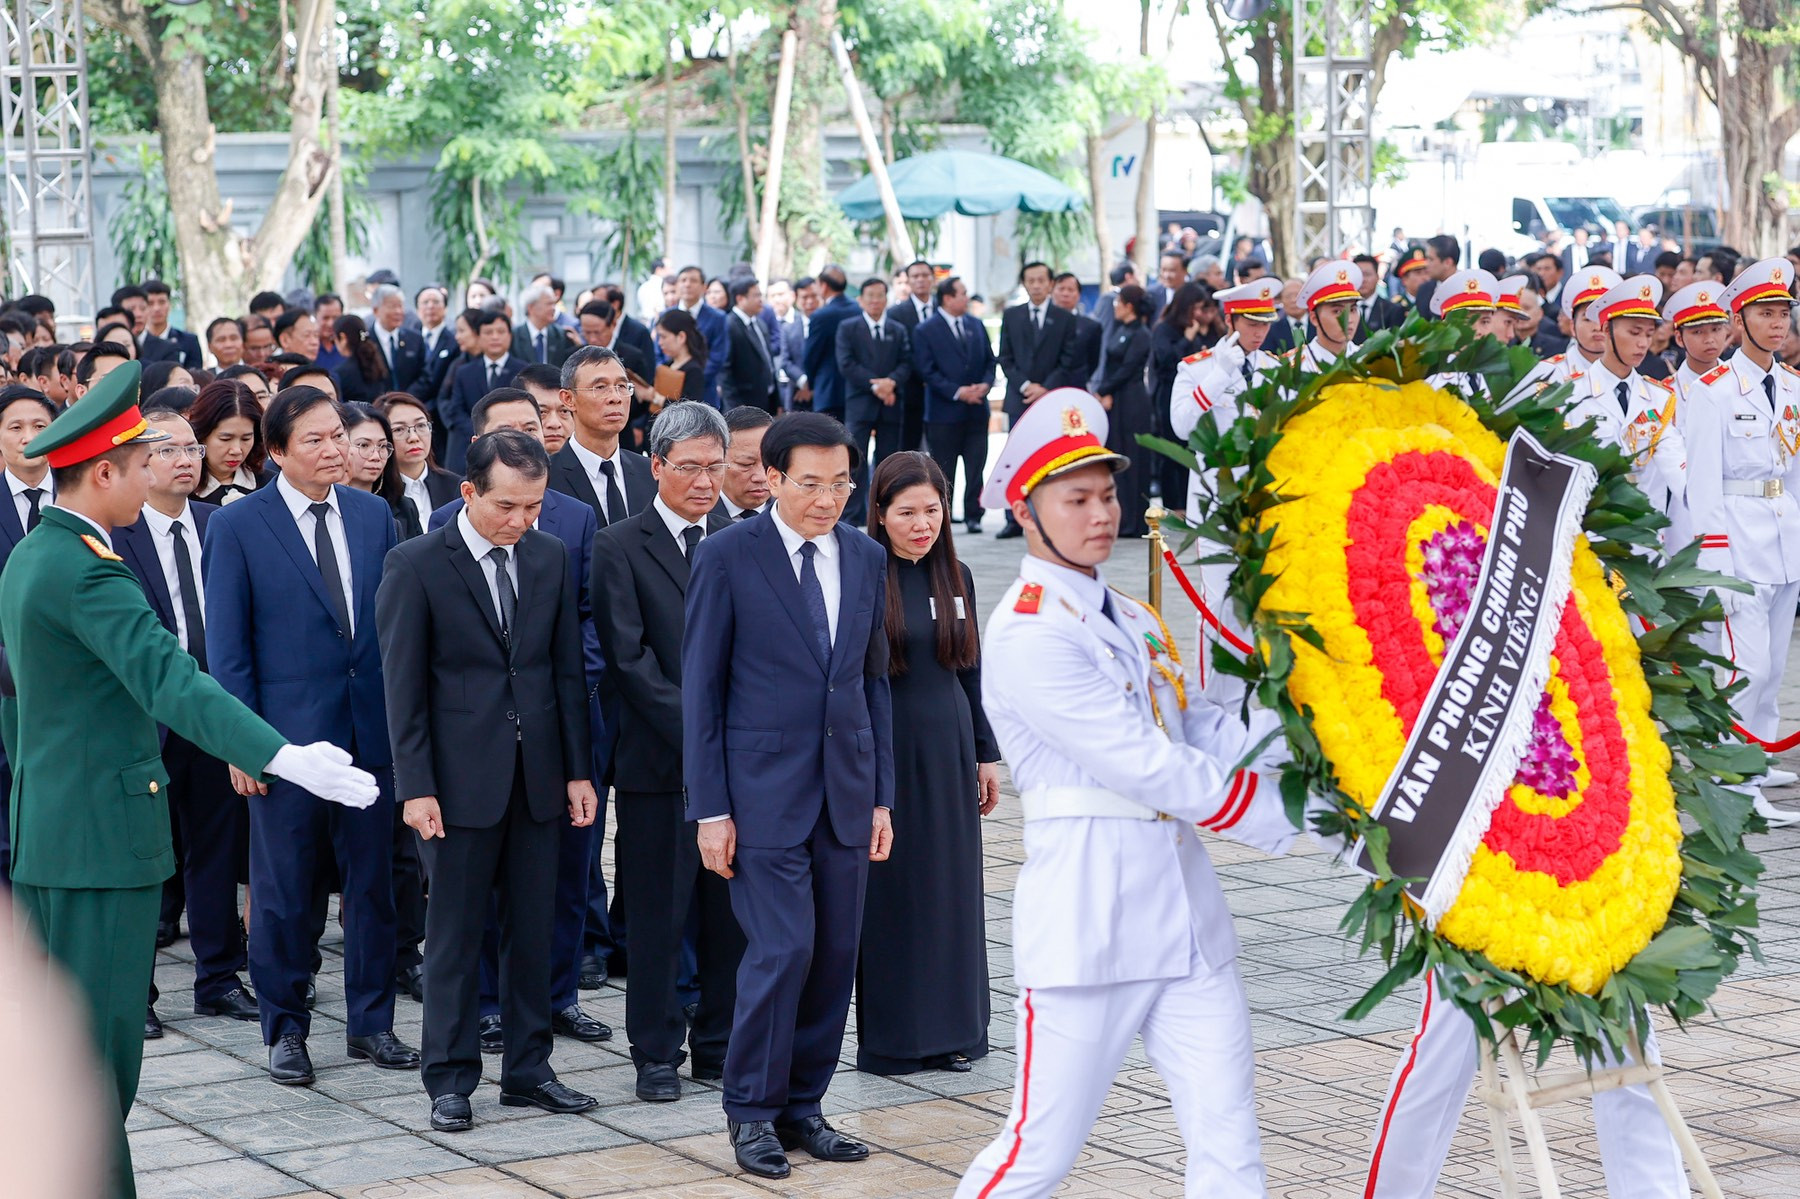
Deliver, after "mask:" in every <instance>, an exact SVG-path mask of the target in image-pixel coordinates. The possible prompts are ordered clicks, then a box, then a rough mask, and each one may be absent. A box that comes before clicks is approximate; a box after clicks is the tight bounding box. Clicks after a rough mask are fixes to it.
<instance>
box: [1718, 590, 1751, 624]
mask: <svg viewBox="0 0 1800 1199" xmlns="http://www.w3.org/2000/svg"><path fill="white" fill-rule="evenodd" d="M1713 594H1714V595H1716V596H1718V597H1719V606H1720V607H1721V608H1723V609H1725V619H1727V620H1730V619H1731V618H1732V617H1734V616H1736V615H1737V614H1738V613H1739V612H1741V611H1743V608H1744V604H1745V602H1746V601H1747V600H1749V598H1750V597H1749V596H1747V595H1745V594H1744V593H1743V592H1741V591H1727V590H1726V589H1725V588H1723V587H1715V588H1714V589H1713Z"/></svg>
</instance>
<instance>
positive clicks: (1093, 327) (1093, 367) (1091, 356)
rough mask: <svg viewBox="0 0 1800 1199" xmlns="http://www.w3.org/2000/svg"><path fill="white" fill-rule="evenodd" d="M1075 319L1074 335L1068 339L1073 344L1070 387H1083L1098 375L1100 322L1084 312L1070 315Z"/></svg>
mask: <svg viewBox="0 0 1800 1199" xmlns="http://www.w3.org/2000/svg"><path fill="white" fill-rule="evenodd" d="M1072 315H1073V316H1074V317H1075V334H1074V336H1073V337H1072V338H1071V339H1070V340H1072V341H1073V342H1074V343H1075V367H1074V370H1075V376H1074V380H1073V381H1072V386H1075V387H1085V386H1087V381H1088V380H1089V379H1092V378H1093V377H1094V376H1095V375H1097V374H1099V373H1100V346H1101V340H1100V334H1101V332H1102V330H1101V325H1100V322H1099V321H1097V320H1095V319H1094V318H1093V317H1091V316H1089V315H1088V314H1087V313H1085V312H1077V313H1074V314H1072Z"/></svg>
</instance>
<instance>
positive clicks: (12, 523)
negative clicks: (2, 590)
mask: <svg viewBox="0 0 1800 1199" xmlns="http://www.w3.org/2000/svg"><path fill="white" fill-rule="evenodd" d="M39 486H40V487H42V488H43V489H44V497H43V499H42V500H41V501H40V503H43V504H48V503H49V502H50V476H49V475H45V476H44V478H43V481H42V482H41V483H39ZM23 540H25V526H24V525H23V524H21V523H19V506H18V504H16V503H15V502H14V501H13V494H12V488H11V486H10V485H8V484H7V482H6V475H5V473H4V472H0V571H4V570H5V569H6V560H7V559H8V558H10V557H12V552H13V551H14V550H15V549H17V548H19V542H21V541H23ZM11 794H12V764H11V763H10V762H8V761H7V760H6V747H5V746H4V745H0V795H11ZM10 807H11V805H10V804H5V803H0V885H10V883H11V881H12V829H11V820H12V815H11V812H10V811H9V810H8V809H9V808H10Z"/></svg>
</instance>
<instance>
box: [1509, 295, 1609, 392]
mask: <svg viewBox="0 0 1800 1199" xmlns="http://www.w3.org/2000/svg"><path fill="white" fill-rule="evenodd" d="M1623 281H1624V280H1623V279H1622V278H1621V277H1620V275H1619V272H1617V271H1615V270H1613V269H1612V268H1611V267H1608V266H1584V267H1582V268H1581V269H1580V270H1579V271H1576V272H1575V274H1574V275H1573V276H1571V277H1570V278H1569V279H1568V280H1566V281H1565V282H1564V283H1563V289H1562V310H1563V315H1564V316H1566V317H1568V318H1569V349H1568V351H1567V352H1566V353H1562V354H1557V355H1554V356H1552V357H1550V358H1546V359H1544V360H1543V361H1542V362H1541V363H1539V364H1538V366H1537V369H1536V370H1534V371H1532V372H1531V373H1530V374H1528V375H1526V376H1525V378H1524V379H1523V380H1521V381H1520V383H1519V386H1518V387H1517V388H1515V389H1514V390H1513V392H1512V395H1511V396H1508V397H1507V398H1508V399H1509V400H1510V399H1512V398H1513V397H1515V396H1520V395H1535V394H1536V393H1538V392H1540V391H1543V390H1544V389H1545V388H1547V387H1555V386H1556V385H1557V384H1558V383H1566V382H1568V381H1569V380H1571V379H1576V378H1579V377H1580V376H1581V375H1583V374H1585V373H1586V372H1587V369H1588V367H1589V366H1590V365H1592V364H1593V363H1595V362H1598V361H1600V355H1602V354H1604V353H1605V352H1606V341H1605V339H1604V338H1603V337H1601V335H1600V322H1599V321H1597V320H1595V319H1594V315H1595V311H1596V310H1595V309H1594V308H1593V303H1594V301H1595V300H1598V299H1599V298H1600V297H1601V296H1603V295H1605V294H1606V293H1607V292H1609V291H1611V290H1612V289H1613V288H1615V287H1617V286H1618V285H1619V284H1620V283H1621V282H1623ZM1544 319H1545V320H1549V319H1550V314H1549V313H1545V314H1544Z"/></svg>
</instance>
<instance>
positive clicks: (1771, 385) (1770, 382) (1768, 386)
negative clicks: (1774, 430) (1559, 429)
mask: <svg viewBox="0 0 1800 1199" xmlns="http://www.w3.org/2000/svg"><path fill="white" fill-rule="evenodd" d="M1763 394H1764V395H1766V396H1768V397H1769V415H1770V416H1774V415H1775V376H1774V375H1772V374H1771V375H1764V376H1763ZM26 494H27V495H29V494H30V492H27V493H26ZM31 519H32V523H34V524H35V523H36V522H37V508H36V507H35V506H34V507H33V508H32V510H31Z"/></svg>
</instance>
